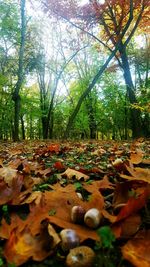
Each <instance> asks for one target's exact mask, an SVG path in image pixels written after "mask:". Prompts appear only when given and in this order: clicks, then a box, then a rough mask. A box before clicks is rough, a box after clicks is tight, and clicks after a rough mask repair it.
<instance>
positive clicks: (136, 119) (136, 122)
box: [119, 47, 142, 138]
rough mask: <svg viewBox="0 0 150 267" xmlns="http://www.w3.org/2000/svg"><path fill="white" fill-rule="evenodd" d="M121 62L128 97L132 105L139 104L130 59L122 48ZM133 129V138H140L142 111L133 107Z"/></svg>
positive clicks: (120, 50)
mask: <svg viewBox="0 0 150 267" xmlns="http://www.w3.org/2000/svg"><path fill="white" fill-rule="evenodd" d="M119 52H120V55H121V60H122V68H123V72H124V79H125V83H126V88H127V96H128V98H129V102H130V104H137V100H136V96H135V92H134V89H135V88H134V85H133V81H132V77H131V72H130V67H129V62H128V57H127V54H126V48H125V47H122V48H121V49H119ZM130 115H131V127H132V136H133V138H136V137H140V136H141V135H142V125H141V118H140V111H139V110H137V109H135V108H134V107H131V112H130Z"/></svg>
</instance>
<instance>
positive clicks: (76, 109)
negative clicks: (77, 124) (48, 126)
mask: <svg viewBox="0 0 150 267" xmlns="http://www.w3.org/2000/svg"><path fill="white" fill-rule="evenodd" d="M118 46H119V43H118V45H116V48H115V50H114V51H113V52H112V53H111V54H110V56H109V57H108V59H107V60H106V62H105V63H104V64H103V66H102V67H101V68H100V69H99V71H98V73H97V74H96V75H95V77H94V78H93V80H92V82H91V83H90V84H89V86H88V87H87V88H86V89H85V91H84V92H83V94H82V95H81V96H80V98H79V100H78V103H77V105H76V107H75V109H74V110H73V112H72V114H71V115H70V117H69V120H68V124H67V126H66V129H65V132H64V138H65V139H66V138H68V136H69V132H70V129H71V127H72V126H73V123H74V120H75V118H76V116H77V114H78V112H79V110H80V108H81V105H82V103H83V101H84V99H85V98H86V97H87V95H88V94H89V93H90V92H91V90H92V89H93V87H94V86H95V84H96V83H97V82H98V80H99V78H100V77H101V76H102V74H103V72H104V71H105V69H106V68H107V66H108V64H109V63H110V61H111V59H112V58H113V57H114V56H115V54H116V51H117V50H118Z"/></svg>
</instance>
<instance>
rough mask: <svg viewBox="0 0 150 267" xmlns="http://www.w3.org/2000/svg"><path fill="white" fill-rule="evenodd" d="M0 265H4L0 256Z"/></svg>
mask: <svg viewBox="0 0 150 267" xmlns="http://www.w3.org/2000/svg"><path fill="white" fill-rule="evenodd" d="M0 266H4V262H3V259H2V258H0Z"/></svg>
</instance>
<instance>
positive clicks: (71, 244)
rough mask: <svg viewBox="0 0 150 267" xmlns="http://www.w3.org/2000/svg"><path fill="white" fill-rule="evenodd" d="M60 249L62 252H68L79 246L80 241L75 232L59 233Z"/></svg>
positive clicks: (65, 230)
mask: <svg viewBox="0 0 150 267" xmlns="http://www.w3.org/2000/svg"><path fill="white" fill-rule="evenodd" d="M60 237H61V247H62V249H63V251H68V250H70V249H72V248H75V247H77V246H79V244H80V239H79V236H78V235H77V233H76V231H75V230H72V229H63V230H62V231H61V232H60Z"/></svg>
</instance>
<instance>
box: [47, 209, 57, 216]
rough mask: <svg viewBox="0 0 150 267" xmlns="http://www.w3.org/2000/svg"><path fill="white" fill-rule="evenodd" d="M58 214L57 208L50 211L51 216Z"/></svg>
mask: <svg viewBox="0 0 150 267" xmlns="http://www.w3.org/2000/svg"><path fill="white" fill-rule="evenodd" d="M55 214H56V210H55V209H51V210H50V211H49V213H48V215H49V216H54V215H55Z"/></svg>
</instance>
